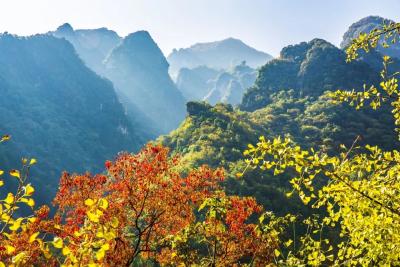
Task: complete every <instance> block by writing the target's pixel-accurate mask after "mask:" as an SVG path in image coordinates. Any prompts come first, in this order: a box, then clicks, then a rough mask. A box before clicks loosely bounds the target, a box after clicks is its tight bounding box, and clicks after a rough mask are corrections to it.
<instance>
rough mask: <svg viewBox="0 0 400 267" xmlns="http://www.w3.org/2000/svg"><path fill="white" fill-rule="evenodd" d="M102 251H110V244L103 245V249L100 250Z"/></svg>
mask: <svg viewBox="0 0 400 267" xmlns="http://www.w3.org/2000/svg"><path fill="white" fill-rule="evenodd" d="M100 249H103V250H105V251H107V250H109V249H110V244H108V243H105V244H104V245H102V246H101V248H100Z"/></svg>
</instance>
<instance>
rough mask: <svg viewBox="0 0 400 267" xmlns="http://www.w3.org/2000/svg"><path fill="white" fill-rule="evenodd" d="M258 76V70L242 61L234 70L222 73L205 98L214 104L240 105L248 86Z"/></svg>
mask: <svg viewBox="0 0 400 267" xmlns="http://www.w3.org/2000/svg"><path fill="white" fill-rule="evenodd" d="M256 76H257V72H256V71H255V70H254V69H252V68H250V67H249V66H247V65H246V63H245V62H242V64H240V65H238V66H235V67H234V68H233V69H232V70H230V71H227V72H223V73H221V74H220V75H219V76H218V77H217V78H216V80H215V82H214V83H213V84H212V87H211V90H210V91H209V93H208V94H207V95H206V96H205V98H204V100H206V101H208V102H209V103H211V104H212V105H215V104H216V103H218V102H221V103H225V104H231V105H238V104H240V103H241V101H242V97H243V94H244V92H245V91H246V90H247V88H249V87H250V86H252V85H253V84H254V82H255V80H256Z"/></svg>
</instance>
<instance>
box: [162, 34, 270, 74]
mask: <svg viewBox="0 0 400 267" xmlns="http://www.w3.org/2000/svg"><path fill="white" fill-rule="evenodd" d="M271 59H272V56H271V55H269V54H267V53H264V52H261V51H258V50H256V49H254V48H252V47H250V46H248V45H246V44H245V43H243V42H242V41H241V40H238V39H234V38H228V39H224V40H222V41H217V42H210V43H198V44H195V45H192V46H191V47H189V48H181V49H179V50H176V49H174V50H173V51H172V53H171V54H170V55H169V56H168V62H169V64H170V65H171V67H170V74H171V76H172V77H173V78H175V77H176V76H177V74H178V73H179V70H180V69H181V68H195V67H198V66H202V65H204V66H207V67H210V68H214V69H217V70H219V69H229V68H231V67H233V66H235V65H238V64H240V63H241V62H242V61H246V62H247V64H248V65H249V66H250V67H252V68H257V67H259V66H261V65H264V64H265V63H266V62H267V61H269V60H271Z"/></svg>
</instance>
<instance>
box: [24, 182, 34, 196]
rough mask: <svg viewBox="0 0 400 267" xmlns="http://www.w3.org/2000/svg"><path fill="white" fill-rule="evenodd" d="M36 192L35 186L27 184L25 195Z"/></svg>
mask: <svg viewBox="0 0 400 267" xmlns="http://www.w3.org/2000/svg"><path fill="white" fill-rule="evenodd" d="M34 192H35V188H33V186H31V184H27V185H26V186H25V195H27V196H31V195H32V194H33V193H34Z"/></svg>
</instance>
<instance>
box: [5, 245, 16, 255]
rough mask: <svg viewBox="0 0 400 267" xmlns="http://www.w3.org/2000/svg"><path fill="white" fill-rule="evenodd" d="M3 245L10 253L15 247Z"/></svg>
mask: <svg viewBox="0 0 400 267" xmlns="http://www.w3.org/2000/svg"><path fill="white" fill-rule="evenodd" d="M5 247H6V251H7V254H11V253H13V252H14V251H15V248H14V247H13V246H10V245H5Z"/></svg>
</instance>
